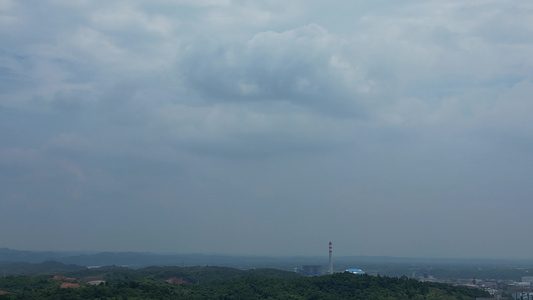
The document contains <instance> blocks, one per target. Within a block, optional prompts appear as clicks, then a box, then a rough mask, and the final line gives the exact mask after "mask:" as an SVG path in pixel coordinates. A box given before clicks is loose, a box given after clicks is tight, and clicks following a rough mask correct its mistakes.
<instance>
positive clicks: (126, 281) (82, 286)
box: [0, 267, 488, 300]
mask: <svg viewBox="0 0 533 300" xmlns="http://www.w3.org/2000/svg"><path fill="white" fill-rule="evenodd" d="M76 274H77V276H78V277H77V278H76V277H66V276H63V277H62V278H59V280H57V279H58V278H57V277H56V278H55V280H54V279H53V278H52V277H51V276H45V275H40V276H8V277H5V278H2V279H0V291H2V292H0V300H3V299H9V300H12V299H131V300H134V299H193V300H194V299H294V300H296V299H382V300H387V299H390V300H393V299H394V300H396V299H400V300H401V299H416V300H418V299H420V300H421V299H444V300H446V299H463V300H466V299H475V298H476V297H487V296H488V294H487V293H486V292H484V291H480V290H475V289H468V288H463V287H453V286H451V285H446V284H438V283H428V282H420V281H417V280H415V279H409V278H406V277H400V278H398V277H387V276H384V277H382V276H369V275H353V274H349V273H337V274H333V275H327V276H319V277H303V276H299V275H297V274H296V273H291V272H286V271H279V270H272V269H257V270H248V271H242V270H237V269H232V268H221V267H193V268H179V267H153V268H144V269H139V270H131V269H127V268H121V267H105V268H98V269H90V270H85V271H82V272H72V273H70V274H69V276H74V275H76ZM98 279H104V280H105V283H102V284H98V285H91V284H90V283H91V281H92V283H94V280H98ZM62 287H63V288H62Z"/></svg>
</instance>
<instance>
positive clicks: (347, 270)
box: [346, 269, 366, 275]
mask: <svg viewBox="0 0 533 300" xmlns="http://www.w3.org/2000/svg"><path fill="white" fill-rule="evenodd" d="M346 272H349V273H352V274H357V275H363V274H366V273H365V271H363V270H361V269H346Z"/></svg>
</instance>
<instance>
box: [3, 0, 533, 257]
mask: <svg viewBox="0 0 533 300" xmlns="http://www.w3.org/2000/svg"><path fill="white" fill-rule="evenodd" d="M532 16H533V3H531V1H528V0H515V1H504V0H472V1H459V0H450V1H436V0H428V1H405V0H399V1H382V0H372V1H370V0H368V1H367V0H361V1H340V0H331V1H304V0H292V1H278V0H271V1H237V0H216V1H215V0H150V1H141V0H127V1H126V0H114V1H103V0H90V1H89V0H76V1H73V0H39V1H16V0H0V228H2V229H1V230H0V247H8V248H12V249H21V250H69V251H71V250H92V251H151V252H164V253H205V254H210V253H212V254H215V253H216V254H230V255H268V256H277V255H302V256H308V255H324V256H327V251H328V242H330V241H332V242H333V247H334V253H335V255H343V256H344V255H364V256H394V257H433V258H526V259H533V253H532V252H531V249H532V248H533V239H531V236H530V231H531V219H532V217H531V212H532V211H533V201H531V200H532V198H531V195H533V184H531V182H532V178H533V120H532V118H531V116H532V115H533V99H532V98H531V97H532V96H531V95H533V56H532V55H531V53H533V18H532Z"/></svg>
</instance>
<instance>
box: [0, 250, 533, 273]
mask: <svg viewBox="0 0 533 300" xmlns="http://www.w3.org/2000/svg"><path fill="white" fill-rule="evenodd" d="M327 259H328V258H327V256H326V255H324V256H323V257H319V256H314V257H312V256H298V257H296V256H283V257H265V256H231V255H206V254H158V253H149V252H61V251H57V252H54V251H23V250H13V249H9V248H0V265H3V264H4V265H5V264H10V263H15V262H17V263H20V262H23V263H33V264H39V263H43V262H46V261H56V262H60V263H62V264H66V265H79V266H85V267H93V266H110V265H116V266H128V267H130V268H139V267H144V266H205V265H209V266H222V267H233V268H238V269H244V270H247V269H253V268H276V269H280V270H293V269H294V268H300V267H301V266H303V265H319V266H323V267H326V266H327V264H328V261H327ZM524 263H527V264H532V263H533V261H531V260H530V261H519V260H490V259H430V258H398V257H382V256H380V257H377V256H376V257H372V256H349V257H346V256H345V257H334V264H335V266H336V268H338V269H342V268H349V267H364V266H371V265H372V266H376V265H391V264H401V265H403V264H417V265H436V264H460V265H504V264H505V265H511V264H512V265H517V264H524Z"/></svg>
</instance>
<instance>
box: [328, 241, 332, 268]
mask: <svg viewBox="0 0 533 300" xmlns="http://www.w3.org/2000/svg"><path fill="white" fill-rule="evenodd" d="M331 248H332V243H331V242H329V270H328V273H329V274H333V259H332V257H331Z"/></svg>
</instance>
